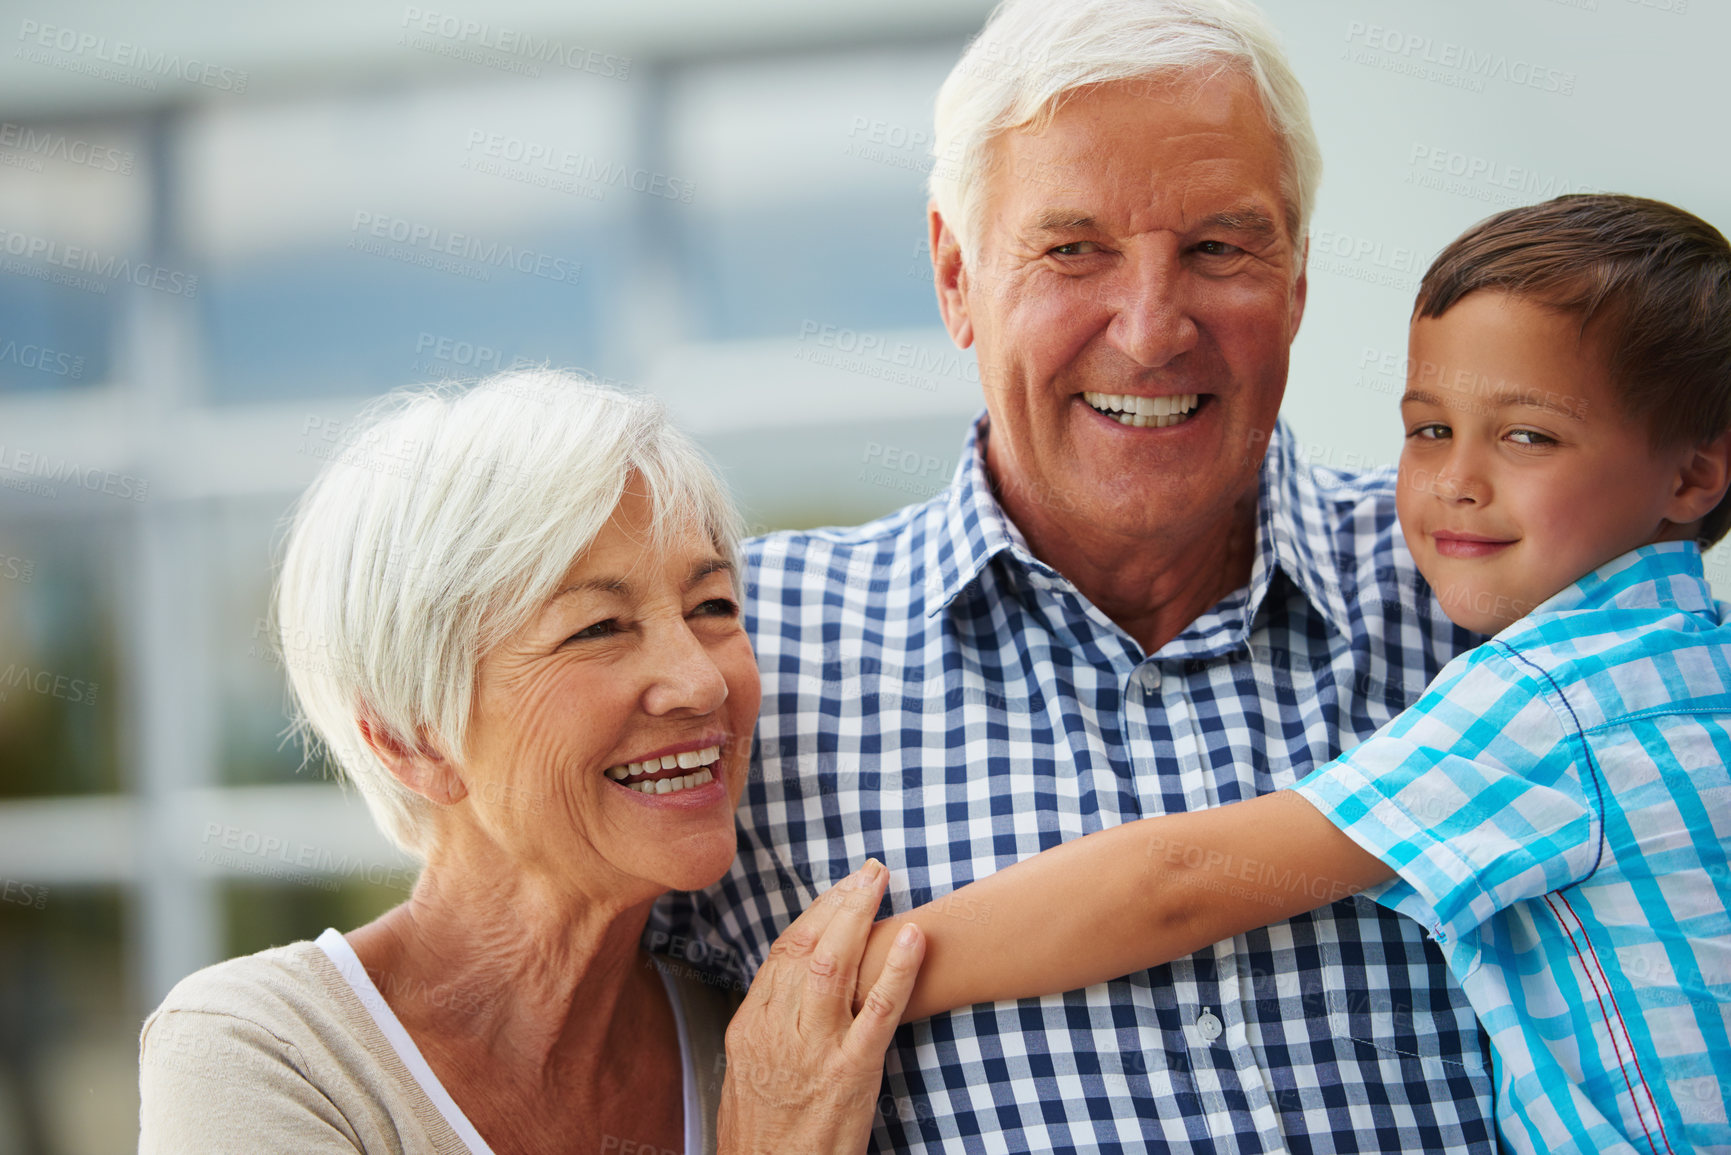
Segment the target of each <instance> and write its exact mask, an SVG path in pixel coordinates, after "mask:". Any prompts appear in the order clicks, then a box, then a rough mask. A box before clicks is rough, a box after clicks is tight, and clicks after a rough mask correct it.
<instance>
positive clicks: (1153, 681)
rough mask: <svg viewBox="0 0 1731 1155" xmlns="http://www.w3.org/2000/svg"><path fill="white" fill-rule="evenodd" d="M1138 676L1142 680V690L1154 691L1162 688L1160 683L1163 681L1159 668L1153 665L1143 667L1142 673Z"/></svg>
mask: <svg viewBox="0 0 1731 1155" xmlns="http://www.w3.org/2000/svg"><path fill="white" fill-rule="evenodd" d="M1137 676H1138V677H1140V678H1141V679H1142V688H1143V689H1144V690H1150V691H1153V690H1158V689H1159V688H1160V682H1161V680H1162V679H1161V676H1160V667H1159V666H1156V665H1153V664H1149V665H1146V666H1143V667H1142V669H1141V672H1140V673H1139V674H1138V675H1137Z"/></svg>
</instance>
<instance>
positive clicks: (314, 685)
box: [140, 372, 923, 1155]
mask: <svg viewBox="0 0 1731 1155" xmlns="http://www.w3.org/2000/svg"><path fill="white" fill-rule="evenodd" d="M365 430H366V431H365V433H364V434H363V435H362V436H360V437H358V438H356V439H355V440H354V441H353V442H352V443H351V444H350V445H349V447H348V450H347V452H346V453H345V454H344V455H343V456H342V458H341V459H340V460H338V461H333V462H332V463H330V464H329V465H328V466H327V467H326V468H325V470H324V472H323V473H322V474H321V475H320V476H319V478H318V479H317V480H316V481H315V482H314V483H313V485H312V487H311V489H309V490H308V492H307V494H306V496H305V498H304V499H303V501H302V503H301V505H300V507H299V510H298V512H297V514H296V517H295V520H294V526H293V529H292V531H291V533H290V536H289V540H288V544H287V551H286V556H285V558H284V562H283V570H282V575H281V582H280V588H279V591H278V598H277V613H278V617H279V624H280V629H281V636H282V637H283V639H284V640H285V651H286V654H285V656H286V658H287V666H288V670H289V675H290V680H291V683H292V686H293V691H294V696H295V699H296V701H297V703H298V705H299V709H300V716H301V721H302V724H303V726H304V727H305V730H306V732H307V733H308V736H309V738H311V739H314V740H316V742H317V743H320V744H322V745H323V747H324V748H325V749H326V750H327V751H328V752H329V754H330V756H331V757H332V759H333V760H334V761H335V762H336V763H337V765H338V766H339V767H340V769H341V772H342V774H343V775H344V777H345V778H346V779H347V780H348V781H350V782H352V783H353V784H354V785H355V786H356V787H357V788H358V789H359V791H360V793H361V796H362V797H363V798H364V799H365V800H366V802H367V805H368V807H369V808H370V810H371V812H372V814H373V817H374V818H375V819H376V820H377V822H378V823H379V825H380V827H381V828H382V829H383V831H384V832H385V834H386V835H387V836H388V837H389V838H390V839H391V840H392V841H393V842H394V843H396V844H397V845H398V846H400V847H402V848H403V850H405V851H406V852H408V853H409V854H411V855H413V856H415V857H417V858H419V859H420V860H421V861H422V863H423V864H424V865H423V867H422V870H421V873H420V877H419V879H418V881H417V884H416V886H415V889H414V892H413V894H412V895H411V896H410V897H409V899H408V901H406V902H404V903H403V904H402V905H400V906H398V907H396V908H394V909H392V910H390V911H388V912H386V913H385V914H384V915H383V916H381V917H380V918H379V919H377V920H376V921H374V922H372V923H370V924H368V925H366V926H363V927H360V928H359V929H356V930H352V931H349V932H348V933H346V934H343V933H339V932H337V931H336V930H327V931H326V932H325V933H324V934H322V935H321V936H319V938H318V940H317V941H316V942H301V943H295V944H292V945H290V946H285V947H279V948H276V949H274V950H268V951H264V952H262V953H260V954H256V955H253V956H251V957H248V958H241V959H234V960H231V961H229V962H226V963H222V964H220V965H218V966H214V967H211V968H209V969H207V970H204V971H201V972H199V973H198V974H195V975H193V976H191V977H190V978H187V979H186V980H184V981H183V982H181V983H180V984H179V985H178V986H177V987H175V989H174V990H173V991H172V992H171V993H170V994H169V996H168V998H167V1000H166V1001H165V1002H164V1003H163V1005H162V1006H161V1008H159V1009H158V1010H157V1011H156V1013H155V1014H154V1015H152V1016H151V1018H150V1020H149V1021H148V1022H147V1023H146V1024H145V1028H144V1034H143V1037H142V1041H141V1054H140V1067H141V1074H140V1084H141V1091H142V1109H141V1124H142V1135H141V1140H140V1150H141V1151H146V1152H173V1153H174V1155H187V1153H190V1152H205V1151H246V1152H260V1151H281V1152H293V1153H295V1155H309V1153H324V1152H342V1153H345V1155H352V1153H354V1152H364V1153H366V1155H382V1153H384V1152H421V1151H431V1152H465V1151H467V1152H486V1151H498V1152H506V1151H511V1152H518V1151H525V1152H526V1151H548V1152H552V1151H559V1152H567V1151H582V1152H595V1153H597V1155H605V1153H608V1152H618V1153H620V1155H625V1153H628V1152H656V1153H660V1152H668V1151H675V1152H677V1151H685V1152H699V1151H713V1150H716V1149H717V1145H718V1133H719V1146H720V1149H721V1150H724V1151H726V1150H738V1151H745V1150H760V1149H768V1148H777V1149H781V1150H801V1151H806V1150H824V1151H829V1150H849V1149H853V1150H859V1149H861V1148H863V1146H864V1143H865V1139H866V1136H867V1134H868V1131H869V1125H870V1122H871V1106H872V1104H873V1102H874V1100H875V1097H876V1090H877V1087H878V1083H879V1080H880V1078H881V1068H882V1060H883V1051H884V1048H885V1046H887V1044H888V1042H889V1038H890V1035H891V1032H892V1031H893V1030H894V1027H895V1024H896V1022H897V1020H898V1019H899V1018H900V1015H901V1010H902V1008H903V1006H904V1005H905V1003H906V1000H907V997H908V993H909V990H910V989H911V986H912V981H913V976H914V972H915V971H916V970H917V968H918V965H919V960H920V953H921V951H922V949H923V944H922V942H921V940H920V939H919V937H918V935H911V936H910V938H909V941H908V942H906V943H905V944H903V945H902V946H901V947H899V948H898V953H897V954H896V955H895V956H894V957H893V958H892V960H891V965H890V967H888V968H887V969H886V971H885V973H884V977H883V978H882V979H881V980H880V981H879V982H878V984H877V985H876V987H875V988H874V989H873V992H872V997H871V998H870V999H869V1000H868V1001H867V1008H866V1010H864V1011H862V1012H861V1014H860V1015H859V1017H858V1018H857V1019H856V1018H855V1016H854V1014H853V1013H852V1011H851V1007H850V1005H849V1002H850V1000H849V997H848V996H850V995H852V993H853V983H854V968H855V967H856V966H857V963H858V959H859V955H860V951H861V949H862V947H863V944H864V942H865V937H866V934H867V933H868V931H869V923H870V920H871V917H872V913H873V912H874V911H875V909H876V907H877V899H878V896H879V895H880V894H881V893H882V887H883V882H884V879H883V874H884V872H883V870H882V868H881V867H879V866H877V865H876V864H875V863H872V864H868V866H867V867H866V868H864V869H862V871H861V872H860V873H859V874H857V875H855V876H854V877H853V878H852V879H850V880H849V881H848V883H846V884H844V886H843V887H838V888H837V890H836V891H832V892H831V896H826V897H831V899H832V900H831V901H828V902H822V901H820V902H819V903H818V904H816V905H814V907H813V908H812V909H811V910H810V911H808V912H807V913H806V915H805V916H804V917H803V918H802V920H801V922H800V923H799V924H796V930H795V931H793V932H790V936H789V943H788V944H786V945H783V946H782V948H781V949H778V950H777V951H775V952H772V957H771V959H770V960H769V964H768V966H767V968H766V971H764V972H760V981H759V984H758V986H757V989H754V991H753V994H752V997H751V998H750V999H748V1000H747V1003H746V1007H745V1009H744V1010H743V1011H742V1012H741V1020H740V1022H739V1023H736V1024H735V1030H736V1032H737V1033H738V1037H739V1038H740V1040H741V1042H742V1044H745V1043H749V1044H750V1047H749V1052H748V1053H749V1055H750V1060H749V1067H750V1070H749V1071H747V1072H744V1073H745V1074H748V1075H749V1078H736V1074H737V1073H738V1072H736V1071H734V1070H728V1068H727V1066H726V1064H725V1063H724V1062H723V1060H722V1042H723V1032H724V1030H725V1029H726V1027H727V1023H728V1019H729V1016H730V1014H731V1013H732V1012H733V1005H732V1002H731V1000H729V999H728V998H727V997H726V996H725V994H724V993H723V992H721V991H718V990H717V989H716V988H714V987H711V986H706V985H704V984H702V983H699V982H696V981H694V980H693V979H692V978H690V977H687V976H686V975H682V974H679V973H674V972H673V971H671V970H669V969H666V968H664V967H663V966H662V965H661V964H659V963H658V962H657V961H656V960H655V959H654V958H653V957H652V956H650V955H649V954H647V953H645V952H644V951H643V950H642V949H641V947H640V945H639V939H640V937H641V935H642V932H643V928H644V924H645V920H646V918H647V916H648V912H649V907H650V904H651V903H652V902H654V900H655V899H656V898H657V897H658V896H659V895H661V894H663V893H665V892H667V891H669V890H693V889H697V888H701V887H703V886H706V885H708V884H710V883H712V882H714V881H715V880H716V879H718V878H719V877H720V876H721V875H722V873H723V872H724V871H725V870H726V869H727V867H728V866H729V864H730V863H731V862H732V860H733V856H734V821H733V811H734V806H735V804H736V802H737V801H738V798H739V795H740V792H741V790H742V789H743V788H744V784H745V774H746V767H747V757H748V754H749V752H750V745H751V735H752V730H753V727H754V724H755V722H756V717H757V708H758V702H759V693H760V691H759V680H758V672H757V667H756V663H755V661H754V659H753V656H752V651H751V646H750V644H749V643H748V641H747V639H746V635H745V633H744V631H743V629H742V628H741V623H740V620H739V606H738V589H737V583H738V581H739V577H738V573H737V571H736V569H735V561H734V556H735V553H734V547H735V541H736V534H737V530H736V527H735V526H736V517H735V514H734V512H733V510H732V508H731V506H730V504H729V501H728V499H727V497H726V495H725V494H724V492H723V490H722V488H721V486H720V485H719V484H718V483H717V481H716V478H715V477H714V475H713V474H712V472H711V471H710V469H709V468H708V466H707V465H706V464H705V463H704V461H703V459H702V458H701V456H700V455H699V453H698V452H697V451H696V449H695V448H694V447H693V446H692V445H691V443H690V442H689V441H688V440H687V439H686V438H684V437H683V436H681V435H680V434H679V433H678V432H677V431H675V430H674V429H672V428H671V427H670V426H669V425H668V424H667V423H666V422H665V420H664V419H663V418H662V416H661V413H660V410H659V408H658V407H657V406H656V405H655V404H654V403H653V402H651V401H649V400H647V399H644V398H641V397H636V396H631V395H627V394H624V393H620V392H616V391H611V390H605V389H601V388H598V387H596V386H594V385H592V384H589V383H586V382H582V381H579V380H576V379H574V378H571V377H568V376H564V375H560V374H556V373H549V372H536V373H528V374H514V375H508V376H505V377H502V378H494V379H492V380H491V381H489V382H486V383H483V384H482V385H480V386H478V387H476V388H474V389H473V390H471V391H468V392H466V393H462V394H457V395H453V394H450V393H440V392H431V391H418V392H409V393H403V394H397V395H394V396H393V397H391V398H388V399H387V400H386V402H385V404H384V405H382V406H381V407H380V408H379V409H378V410H376V411H375V412H374V413H373V414H372V416H371V418H370V419H369V420H368V422H367V423H366V425H365ZM724 1070H728V1077H727V1080H726V1085H725V1086H724V1087H718V1086H717V1083H718V1082H719V1081H720V1079H719V1075H720V1073H721V1072H722V1071H724ZM718 1112H719V1115H720V1125H719V1128H718V1126H717V1116H718Z"/></svg>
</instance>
